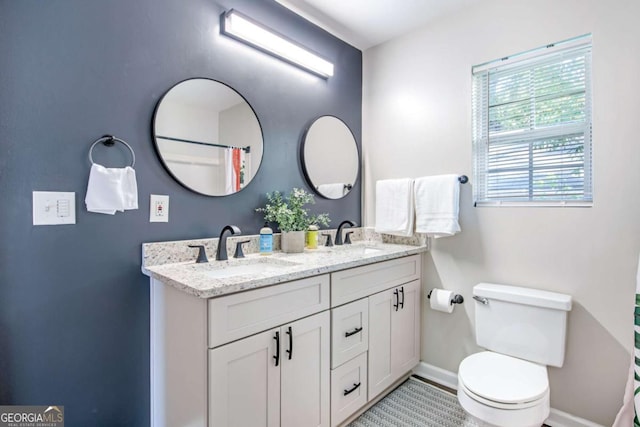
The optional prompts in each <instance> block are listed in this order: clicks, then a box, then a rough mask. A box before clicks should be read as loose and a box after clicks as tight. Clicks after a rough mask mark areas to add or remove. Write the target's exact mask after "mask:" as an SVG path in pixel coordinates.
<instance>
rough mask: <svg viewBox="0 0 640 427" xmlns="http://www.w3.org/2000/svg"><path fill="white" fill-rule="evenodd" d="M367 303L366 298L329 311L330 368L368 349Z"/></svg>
mask: <svg viewBox="0 0 640 427" xmlns="http://www.w3.org/2000/svg"><path fill="white" fill-rule="evenodd" d="M368 314H369V302H368V300H367V299H366V298H363V299H360V300H358V301H354V302H352V303H349V304H347V305H343V306H341V307H337V308H334V309H332V310H331V368H336V367H338V366H340V365H342V364H343V363H344V362H346V361H347V360H350V359H353V358H354V357H355V356H357V355H358V354H360V353H362V352H365V351H367V348H368V347H369V315H368Z"/></svg>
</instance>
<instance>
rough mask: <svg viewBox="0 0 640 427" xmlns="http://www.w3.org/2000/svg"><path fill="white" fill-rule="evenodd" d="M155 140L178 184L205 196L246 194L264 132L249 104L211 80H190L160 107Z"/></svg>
mask: <svg viewBox="0 0 640 427" xmlns="http://www.w3.org/2000/svg"><path fill="white" fill-rule="evenodd" d="M153 138H154V141H155V144H156V149H157V150H158V154H159V155H160V159H161V160H162V163H163V164H164V166H165V167H166V168H167V170H168V171H169V173H170V174H171V176H173V177H174V178H175V179H176V180H177V181H178V182H179V183H180V184H182V185H183V186H185V187H186V188H188V189H190V190H193V191H195V192H196V193H200V194H204V195H207V196H225V195H228V194H233V193H236V192H238V191H240V190H242V189H243V188H244V187H245V186H246V185H247V184H248V183H249V182H251V180H252V179H253V177H254V176H255V175H256V173H257V172H258V168H259V167H260V163H261V161H262V143H263V138H262V128H261V127H260V122H258V118H257V117H256V113H255V112H254V111H253V109H252V108H251V106H250V105H249V103H248V102H247V101H246V100H245V99H244V98H243V97H242V95H240V94H239V93H238V92H236V91H235V90H234V89H232V88H231V87H229V86H227V85H225V84H224V83H220V82H218V81H215V80H211V79H189V80H185V81H183V82H180V83H178V84H176V85H175V86H173V87H172V88H171V89H169V90H168V91H167V93H165V94H164V96H163V97H162V99H160V101H159V102H158V106H157V107H156V111H155V114H154V116H153Z"/></svg>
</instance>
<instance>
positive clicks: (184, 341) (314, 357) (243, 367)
mask: <svg viewBox="0 0 640 427" xmlns="http://www.w3.org/2000/svg"><path fill="white" fill-rule="evenodd" d="M420 264H421V261H420V255H419V254H414V255H408V256H406V255H403V256H401V257H399V258H393V259H387V260H382V261H378V262H374V263H369V264H364V263H363V264H362V265H360V266H357V267H353V268H348V269H343V270H338V271H332V272H328V273H325V274H320V275H315V276H311V277H306V278H301V279H298V280H291V281H288V282H283V283H279V284H274V285H272V286H261V287H257V288H255V289H252V290H247V291H245V292H236V293H229V294H226V295H221V296H216V297H214V298H200V297H196V296H194V295H189V294H188V293H187V292H183V291H182V290H179V289H177V288H176V287H174V286H170V285H167V284H165V283H163V282H162V281H160V280H158V279H157V278H152V279H151V411H152V412H151V425H152V426H154V427H156V426H161V427H165V426H166V427H173V426H190V427H206V426H208V427H279V426H282V427H329V426H331V427H335V426H339V425H343V424H344V423H345V422H346V420H347V419H349V418H350V417H352V416H353V414H354V413H355V412H356V411H358V410H360V409H362V408H363V407H364V406H365V405H367V403H370V402H371V401H372V399H374V398H375V397H376V396H377V395H379V394H380V393H381V392H383V391H384V390H386V389H388V388H389V386H391V385H393V384H394V383H395V382H396V381H397V380H399V379H400V378H401V377H402V376H403V375H405V374H407V373H408V372H409V371H410V370H411V369H412V368H413V367H414V366H415V365H416V364H417V363H418V361H419V349H420V331H419V328H420Z"/></svg>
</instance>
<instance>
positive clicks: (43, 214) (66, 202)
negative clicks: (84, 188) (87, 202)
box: [32, 191, 76, 225]
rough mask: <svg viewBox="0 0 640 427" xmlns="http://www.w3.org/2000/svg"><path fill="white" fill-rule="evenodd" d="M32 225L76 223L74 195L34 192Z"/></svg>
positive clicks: (57, 192)
mask: <svg viewBox="0 0 640 427" xmlns="http://www.w3.org/2000/svg"><path fill="white" fill-rule="evenodd" d="M32 194H33V225H61V224H75V223H76V193H63V192H59V191H34V192H33V193H32Z"/></svg>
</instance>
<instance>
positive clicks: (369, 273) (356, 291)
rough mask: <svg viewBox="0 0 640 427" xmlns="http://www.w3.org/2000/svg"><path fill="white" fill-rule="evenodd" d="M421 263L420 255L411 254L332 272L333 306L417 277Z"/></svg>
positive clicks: (418, 276)
mask: <svg viewBox="0 0 640 427" xmlns="http://www.w3.org/2000/svg"><path fill="white" fill-rule="evenodd" d="M420 267H421V263H420V255H411V256H408V257H404V258H397V259H392V260H389V261H382V262H379V263H376V264H370V265H365V266H362V267H356V268H351V269H348V270H343V271H337V272H335V273H331V306H332V307H335V306H338V305H342V304H345V303H348V302H351V301H355V300H357V299H360V298H363V297H366V296H369V295H372V294H375V293H378V292H381V291H384V290H385V289H389V288H391V287H393V286H398V285H401V284H403V283H408V282H411V281H412V280H416V279H418V278H420Z"/></svg>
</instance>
